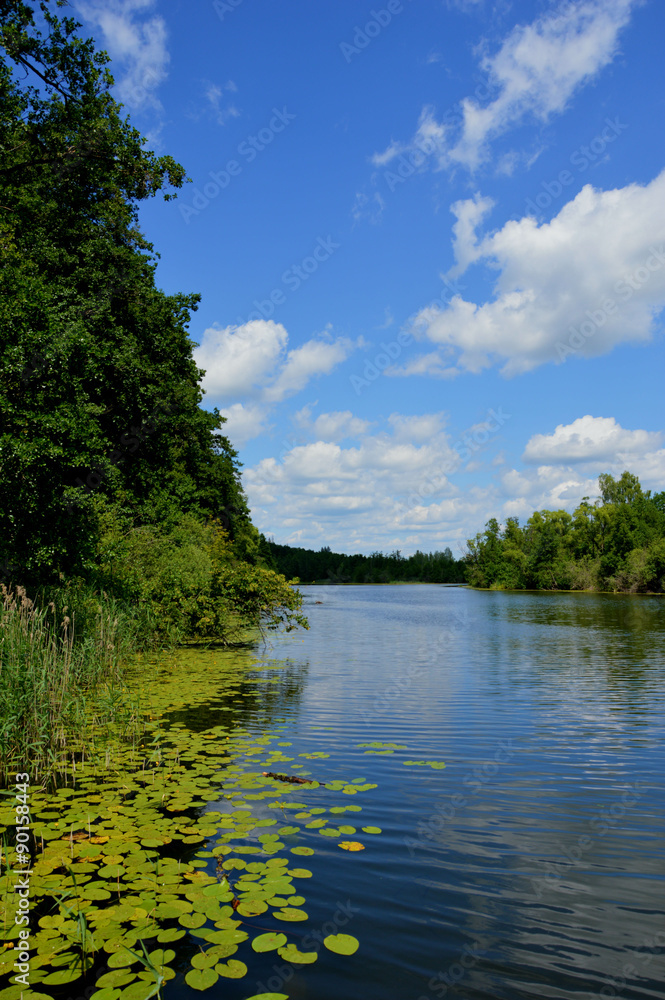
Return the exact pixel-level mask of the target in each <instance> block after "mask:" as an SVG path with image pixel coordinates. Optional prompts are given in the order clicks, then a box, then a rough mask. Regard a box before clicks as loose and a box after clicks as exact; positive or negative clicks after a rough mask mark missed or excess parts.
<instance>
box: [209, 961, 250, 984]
mask: <svg viewBox="0 0 665 1000" xmlns="http://www.w3.org/2000/svg"><path fill="white" fill-rule="evenodd" d="M215 972H216V973H217V974H218V975H220V976H224V978H225V979H242V978H243V976H246V975H247V966H246V965H245V963H244V962H239V961H237V959H235V958H230V959H229V961H228V962H226V963H225V964H223V965H216V966H215Z"/></svg>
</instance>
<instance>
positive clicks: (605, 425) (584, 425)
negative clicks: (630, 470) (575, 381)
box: [522, 414, 663, 465]
mask: <svg viewBox="0 0 665 1000" xmlns="http://www.w3.org/2000/svg"><path fill="white" fill-rule="evenodd" d="M662 439H663V435H662V434H661V433H660V432H658V431H643V430H637V431H630V430H625V429H624V428H623V427H621V425H620V424H618V423H617V422H616V420H615V419H614V417H592V416H590V415H588V414H587V416H584V417H578V419H577V420H574V421H573V422H572V424H559V425H558V426H557V428H556V429H555V431H554V433H553V434H534V436H533V437H532V438H530V439H529V441H528V442H527V445H526V448H525V449H524V454H523V455H522V460H523V461H524V462H527V463H530V464H539V465H546V464H547V465H554V464H559V463H565V464H571V463H574V462H589V461H596V462H599V461H607V460H611V461H612V462H613V464H616V463H617V462H618V463H619V464H621V463H622V462H629V461H630V460H631V459H634V458H640V457H643V456H644V455H646V454H647V453H648V452H650V451H654V450H656V449H657V448H658V447H659V445H660V443H661V441H662Z"/></svg>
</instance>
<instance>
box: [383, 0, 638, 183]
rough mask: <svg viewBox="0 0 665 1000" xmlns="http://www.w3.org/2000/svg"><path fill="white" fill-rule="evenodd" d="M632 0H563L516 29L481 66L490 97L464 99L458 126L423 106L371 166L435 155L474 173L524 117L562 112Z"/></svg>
mask: <svg viewBox="0 0 665 1000" xmlns="http://www.w3.org/2000/svg"><path fill="white" fill-rule="evenodd" d="M637 2H639V0H580V2H577V3H571V2H565V3H560V4H559V5H558V6H557V8H556V9H555V10H554V11H551V12H548V13H547V14H545V15H543V16H542V17H539V18H538V19H537V20H535V21H534V22H533V23H531V24H528V25H517V26H516V27H515V28H513V30H512V31H511V32H510V34H509V35H508V36H507V37H506V38H505V39H504V41H503V43H502V45H501V47H500V48H499V50H498V52H497V53H496V54H495V55H493V56H489V55H486V56H485V57H484V58H483V59H482V61H481V69H482V71H483V73H484V74H485V75H486V77H487V78H488V81H489V86H490V88H491V93H492V94H493V95H494V98H493V100H491V101H490V102H489V103H486V104H482V103H481V97H480V93H479V91H480V88H479V89H477V91H476V96H475V97H465V98H464V99H463V100H462V101H461V119H462V120H461V124H460V125H459V129H458V128H457V124H458V122H457V119H458V118H459V115H458V114H457V113H456V112H455V109H450V111H449V112H447V113H446V114H444V115H443V117H442V118H441V120H440V121H439V120H438V119H437V115H436V112H435V110H434V109H433V108H431V107H426V108H424V109H423V112H422V114H421V117H420V121H419V124H418V128H417V131H416V133H415V135H414V137H413V139H412V140H411V142H410V143H407V144H405V145H403V144H401V143H399V142H395V141H392V142H391V143H390V145H389V146H388V148H387V149H386V150H384V152H383V153H378V154H376V155H375V156H374V158H373V162H374V164H375V165H376V166H386V165H387V164H388V163H390V162H391V161H392V160H393V159H394V158H395V157H397V156H399V155H400V154H401V153H403V152H407V151H411V152H413V151H414V150H419V151H424V152H425V153H428V154H434V156H435V158H436V160H437V163H438V165H439V166H441V167H443V166H449V167H452V166H455V165H458V164H459V165H462V166H464V167H467V168H468V169H470V170H475V169H476V168H477V167H478V166H479V165H480V164H481V163H482V162H483V161H484V160H486V159H487V158H488V154H489V144H490V142H491V141H492V139H494V138H496V137H497V136H499V135H501V134H503V133H505V132H507V131H509V130H510V129H511V128H514V127H516V126H518V125H520V124H522V123H523V122H524V121H525V120H529V119H530V120H535V121H537V122H547V121H548V120H549V119H550V118H551V117H552V116H553V115H555V114H561V113H562V112H563V111H564V110H565V109H566V107H567V105H568V103H569V101H570V99H571V98H572V96H573V95H574V93H575V92H576V91H577V90H578V89H579V88H580V87H581V86H582V85H583V84H586V83H588V82H589V81H591V80H592V79H593V78H594V77H595V76H596V75H597V74H598V73H599V72H600V71H601V70H602V69H603V68H604V67H605V66H607V65H608V64H609V63H610V62H611V61H612V59H613V58H614V56H615V55H616V53H617V50H618V38H619V34H620V32H621V30H622V28H624V27H625V25H626V24H627V23H628V21H629V19H630V14H631V10H632V8H633V7H634V6H635V5H636V3H637ZM485 90H487V88H485ZM453 112H455V113H453ZM453 136H454V138H453Z"/></svg>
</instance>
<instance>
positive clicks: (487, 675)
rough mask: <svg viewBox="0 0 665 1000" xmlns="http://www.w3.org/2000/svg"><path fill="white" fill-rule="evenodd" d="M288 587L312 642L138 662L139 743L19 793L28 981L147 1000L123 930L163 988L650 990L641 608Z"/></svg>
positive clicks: (656, 876)
mask: <svg viewBox="0 0 665 1000" xmlns="http://www.w3.org/2000/svg"><path fill="white" fill-rule="evenodd" d="M302 589H303V594H304V598H305V605H306V607H305V610H306V613H307V614H308V616H309V619H310V625H311V628H310V630H309V632H302V631H300V632H293V633H291V634H289V635H278V636H277V637H276V638H273V639H271V640H270V641H269V642H268V643H267V644H259V645H257V647H256V648H255V649H254V650H252V651H247V650H240V651H239V650H235V651H226V650H214V649H213V650H209V651H204V650H196V649H193V648H192V649H184V650H180V651H178V652H176V653H175V654H169V655H165V656H164V655H160V656H157V657H143V658H140V659H139V661H138V662H137V664H136V668H135V669H133V670H131V671H130V672H129V675H128V681H129V686H128V688H127V692H128V696H129V698H130V701H129V702H128V705H130V707H131V706H135V707H132V708H131V711H130V712H129V713H128V714H127V716H126V717H127V719H129V720H130V719H132V718H133V719H135V720H136V719H137V718H138V716H137V712H138V711H139V708H138V706H139V705H140V706H141V712H142V713H143V715H142V718H143V720H144V721H143V722H142V723H141V725H142V726H144V727H145V728H144V729H143V730H142V732H143V735H137V732H136V730H135V729H133V728H132V725H130V724H129V722H127V726H128V727H129V728H126V729H123V727H124V726H125V722H123V721H122V720H123V719H125V715H123V713H122V712H120V715H119V719H120V723H121V725H120V737H119V738H117V737H113V734H112V733H109V734H106V737H105V733H104V732H101V731H100V732H99V734H98V737H96V738H95V739H96V740H97V739H98V741H99V746H98V747H97V749H96V750H95V747H94V746H93V745H92V744H91V745H90V746H89V747H88V750H87V751H86V753H85V755H83V754H80V755H79V760H78V763H77V764H76V767H74V763H75V762H74V760H72V770H71V773H70V774H69V776H68V777H67V780H66V785H65V786H64V787H59V788H58V789H57V790H56V791H55V792H47V791H44V790H42V789H40V788H39V787H38V786H37V785H35V786H34V787H31V790H30V802H31V814H32V831H33V833H34V854H35V861H34V863H33V869H34V871H33V873H32V875H31V882H30V905H31V908H32V914H33V916H32V924H31V934H32V935H33V938H32V946H31V947H32V949H33V951H32V957H31V963H32V964H31V976H32V978H31V979H30V982H31V983H32V984H33V986H34V988H35V989H36V991H37V994H36V995H37V996H38V997H43V996H47V997H48V996H53V997H55V1000H77V998H83V997H89V996H90V994H91V992H94V987H93V988H92V989H90V985H91V982H92V981H94V980H95V979H96V980H97V982H98V986H99V988H100V989H103V990H104V992H103V993H102V994H100V995H99V996H100V1000H125V998H126V1000H146V998H147V996H148V994H149V993H150V992H151V990H152V984H154V979H152V974H151V973H150V972H147V971H144V970H143V968H142V965H141V962H140V955H139V957H138V958H137V957H136V953H135V954H134V955H133V954H132V952H131V949H132V948H134V949H138V947H139V946H140V947H143V944H141V942H144V943H147V949H150V955H151V956H152V960H153V961H154V962H157V964H158V965H159V966H160V967H161V965H162V964H163V965H164V966H166V967H167V972H168V974H169V976H172V977H173V978H172V979H170V980H169V981H168V982H167V983H166V984H165V988H164V998H165V1000H169V998H174V997H177V998H186V1000H194V998H195V997H199V996H201V992H200V990H201V989H204V988H205V995H206V996H207V997H209V998H210V1000H217V998H219V1000H221V998H224V1000H247V998H250V997H252V998H255V997H256V996H257V995H264V994H267V995H268V996H270V997H271V1000H275V996H277V997H283V996H286V997H289V998H291V1000H340V998H344V1000H435V998H440V997H446V998H452V1000H487V998H493V1000H497V998H500V1000H522V998H524V1000H526V998H542V997H551V998H558V1000H586V998H589V1000H591V998H604V997H620V998H622V1000H637V998H647V997H649V998H654V997H662V996H663V983H665V921H664V920H663V916H664V915H665V892H664V889H665V886H664V884H663V881H664V879H663V877H664V875H665V843H664V839H663V832H664V822H663V819H664V816H665V808H664V807H665V781H664V778H663V775H664V774H665V760H664V756H665V755H664V752H663V746H664V741H663V736H664V729H665V711H664V709H665V705H664V702H665V642H664V639H665V635H664V630H665V627H664V617H663V608H664V605H663V601H662V598H658V597H648V596H645V597H639V596H634V597H633V596H626V595H610V594H546V593H501V592H479V591H473V590H469V589H466V588H459V587H446V586H429V585H424V586H363V587H353V586H351V587H347V586H328V587H304V588H302ZM139 695H140V698H139ZM109 697H111V695H110V694H109ZM114 697H115V695H114ZM118 697H121V696H120V693H119V692H118ZM137 699H138V700H137ZM123 711H124V710H123ZM123 734H124V735H123ZM132 734H133V735H132ZM105 738H106V739H107V742H106V743H105V742H104V740H105ZM118 739H119V742H118ZM93 742H94V741H93ZM92 751H94V753H93V756H92V757H91V756H90V753H91V752H92ZM84 756H85V760H84ZM265 772H271V773H273V774H277V775H286V774H288V775H291V776H297V775H298V776H300V777H303V776H304V777H305V778H308V777H309V778H310V779H312V780H316V781H318V782H319V784H318V785H314V786H312V785H307V784H302V783H294V782H289V783H287V782H284V781H282V780H281V779H280V778H273V777H270V776H268V777H265V776H264V775H265ZM9 813H11V810H9ZM6 814H7V810H6V809H5V810H4V812H3V810H0V821H1V822H3V823H4V824H5V826H9V825H10V824H11V822H12V818H11V815H6ZM12 815H13V813H12ZM3 829H4V827H3ZM2 892H3V893H4V899H5V905H6V906H7V907H8V909H7V914H8V916H7V917H6V918H5V921H6V927H8V928H13V913H14V911H15V910H16V907H17V906H18V904H17V901H16V898H15V892H14V884H13V881H12V878H11V877H10V875H9V873H7V877H6V878H4V879H3V880H2ZM58 901H59V902H60V914H59V915H54V914H57V910H58ZM12 907H13V908H14V909H12ZM79 907H82V910H81V912H82V913H84V914H85V920H84V922H83V925H82V926H84V927H86V926H87V927H89V928H90V927H91V928H93V937H92V938H91V937H90V934H89V933H88V932H87V931H86V936H85V942H86V943H85V948H87V949H88V951H87V953H88V956H89V957H88V960H87V963H88V964H87V965H86V969H87V970H88V971H87V972H86V975H85V977H84V976H83V971H84V970H83V965H82V959H81V957H80V954H79V952H80V950H81V948H83V945H82V944H81V942H83V940H84V938H83V936H82V932H81V926H80V921H79V924H77V923H76V922H75V921H74V920H65V917H66V916H67V915H68V914H71V913H76V912H77V908H79ZM77 919H78V918H77ZM37 921H39V923H37ZM12 933H13V934H14V936H15V935H16V931H15V929H13V930H12ZM276 935H279V937H276ZM341 935H350V936H351V938H352V939H357V942H359V945H358V948H357V951H355V953H352V954H335V953H333V952H331V951H330V950H329V947H328V946H329V945H330V944H332V945H333V946H334V947H335V948H338V949H339V948H341V949H342V950H344V947H345V945H348V944H349V943H350V944H351V948H350V949H349V950H351V951H352V950H353V947H354V946H355V941H351V942H349V940H348V938H345V937H341ZM331 936H332V937H331ZM324 938H325V939H327V943H326V944H324V943H323V939H324ZM287 942H288V943H287ZM128 948H129V949H130V950H129V951H128ZM160 949H162V950H161V951H160ZM164 949H166V950H164ZM264 949H267V950H264ZM257 952H259V953H257ZM303 953H308V954H303ZM314 953H317V954H314ZM12 955H13V952H7V953H4V954H3V955H0V975H2V976H3V977H4V982H6V981H7V977H8V976H9V975H10V974H11V971H12V962H13V958H12ZM158 955H160V956H161V957H160V958H159V959H158V958H157V957H156V956H158ZM226 959H228V962H226ZM289 959H290V960H289ZM22 961H23V960H22ZM91 962H92V963H93V964H92V966H91V964H90V963H91ZM305 963H311V964H305ZM129 966H131V969H130V968H128V967H129ZM236 976H237V977H240V978H234V977H236ZM142 977H143V978H142ZM186 977H187V979H186ZM3 985H4V983H3V982H2V981H0V991H1V990H2V986H3ZM20 991H21V987H18V986H11V987H10V988H9V991H8V992H2V993H0V997H2V998H3V1000H19V994H20ZM264 1000H265V998H264Z"/></svg>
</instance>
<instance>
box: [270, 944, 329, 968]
mask: <svg viewBox="0 0 665 1000" xmlns="http://www.w3.org/2000/svg"><path fill="white" fill-rule="evenodd" d="M277 954H278V955H279V956H280V958H283V959H284V960H285V961H286V962H291V963H292V964H293V965H312V964H313V963H314V962H316V960H317V958H318V957H319V956H318V954H317V952H315V951H298V948H297V947H296V946H295V945H294V944H287V945H286V946H285V947H284V948H278V949H277Z"/></svg>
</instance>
